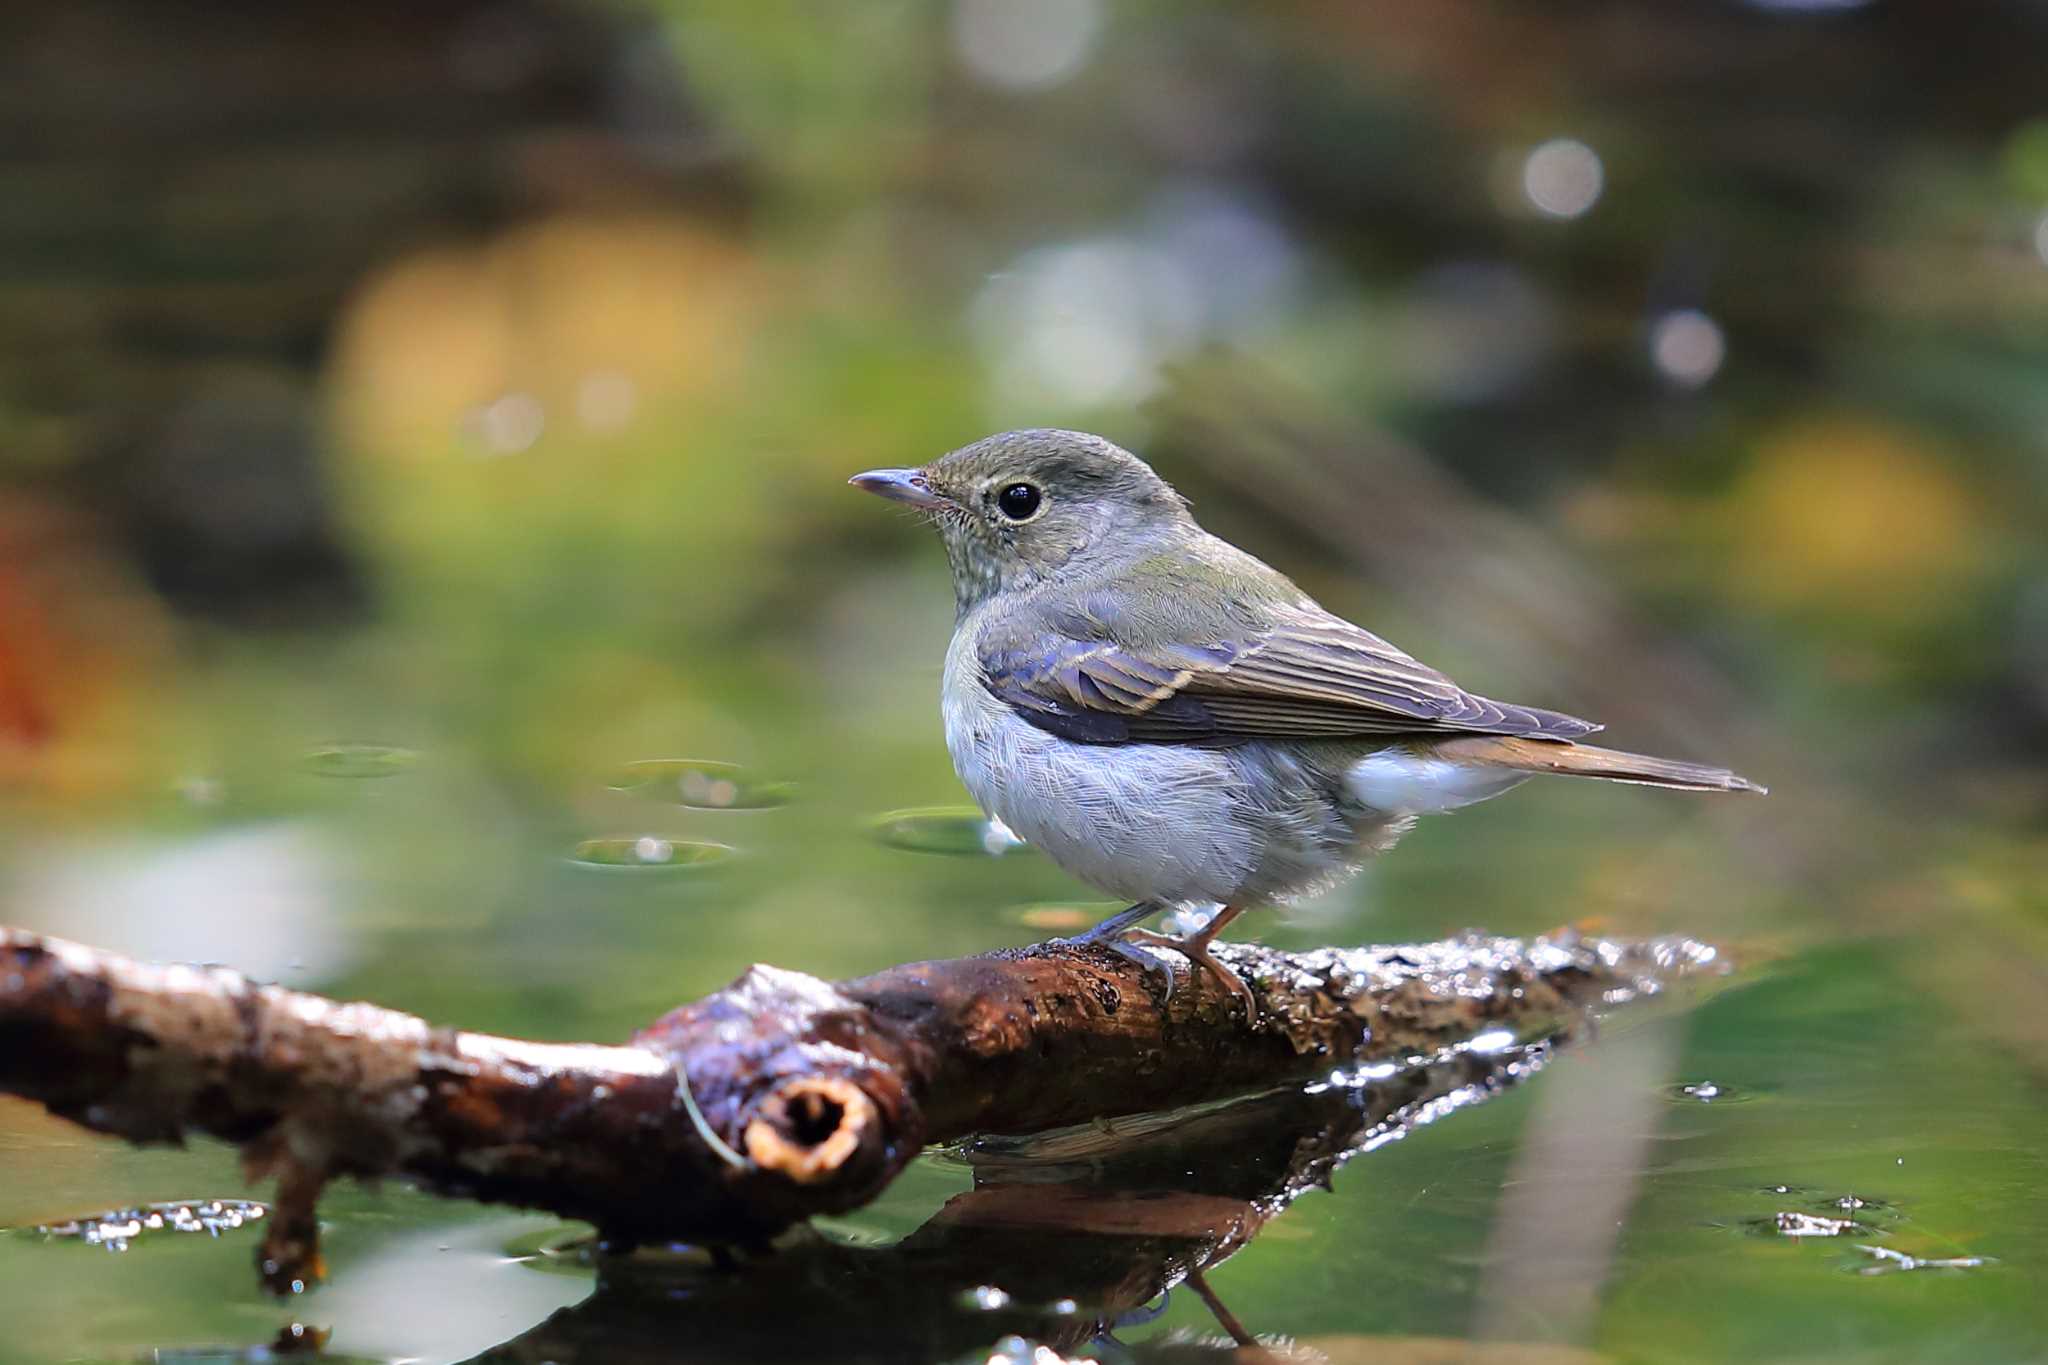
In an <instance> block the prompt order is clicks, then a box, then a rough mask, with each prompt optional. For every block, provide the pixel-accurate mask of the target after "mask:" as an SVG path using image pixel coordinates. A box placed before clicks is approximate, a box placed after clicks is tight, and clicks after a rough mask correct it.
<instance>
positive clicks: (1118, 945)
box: [1053, 901, 1173, 1000]
mask: <svg viewBox="0 0 2048 1365" xmlns="http://www.w3.org/2000/svg"><path fill="white" fill-rule="evenodd" d="M1165 908H1166V906H1165V904H1164V903H1163V902H1161V901H1139V902H1138V903H1137V904H1136V905H1133V906H1130V907H1128V908H1126V909H1123V910H1119V911H1117V912H1116V913H1115V914H1114V915H1111V916H1110V917H1109V918H1108V919H1106V920H1104V921H1102V922H1101V923H1100V924H1098V925H1096V926H1095V927H1094V928H1093V929H1090V930H1089V931H1088V932H1087V933H1085V934H1076V935H1074V936H1073V937H1072V938H1059V939H1054V940H1053V942H1055V943H1064V944H1072V945H1075V946H1082V947H1085V946H1090V945H1097V946H1100V947H1104V948H1107V949H1109V950H1110V951H1111V952H1112V953H1115V954H1116V955H1117V956H1118V957H1120V958H1122V959H1124V961H1126V962H1130V963H1134V964H1136V966H1137V967H1138V968H1139V969H1140V970H1143V971H1148V972H1157V973H1159V975H1160V978H1161V979H1162V980H1164V981H1165V982H1166V994H1165V997H1164V998H1165V999H1166V1000H1171V999H1173V968H1172V967H1170V966H1168V965H1167V964H1166V963H1165V962H1162V961H1161V960H1159V959H1158V958H1156V957H1154V956H1152V955H1151V954H1150V953H1147V952H1142V951H1140V950H1139V949H1138V948H1136V947H1134V946H1132V945H1131V944H1130V943H1128V942H1126V941H1125V938H1124V936H1125V935H1126V934H1128V933H1130V931H1131V928H1132V926H1133V925H1136V924H1139V923H1141V922H1143V921H1145V920H1148V919H1150V918H1152V916H1154V915H1156V914H1158V913H1159V912H1160V911H1162V910H1164V909H1165Z"/></svg>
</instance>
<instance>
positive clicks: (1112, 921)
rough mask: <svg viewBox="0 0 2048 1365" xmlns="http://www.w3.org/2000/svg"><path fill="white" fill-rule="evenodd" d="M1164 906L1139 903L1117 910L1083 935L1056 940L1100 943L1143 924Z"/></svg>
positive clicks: (1156, 903) (1147, 902)
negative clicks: (1133, 926) (1135, 925)
mask: <svg viewBox="0 0 2048 1365" xmlns="http://www.w3.org/2000/svg"><path fill="white" fill-rule="evenodd" d="M1165 908H1166V906H1165V905H1164V904H1162V903H1161V902H1159V901H1139V902H1138V903H1137V904H1136V905H1133V906H1130V907H1128V908H1127V909H1123V910H1119V911H1117V912H1116V913H1115V914H1114V915H1111V916H1110V917H1109V918H1108V919H1106V920H1103V921H1102V922H1101V923H1100V924H1098V925H1096V926H1095V927H1094V928H1093V929H1090V930H1089V931H1088V932H1087V933H1085V934H1076V935H1074V936H1073V937H1072V938H1063V939H1059V940H1057V942H1060V943H1100V942H1102V941H1103V940H1104V939H1106V938H1116V937H1118V936H1119V935H1121V934H1122V933H1123V932H1124V930H1126V929H1129V928H1130V927H1131V926H1132V925H1134V924H1143V923H1144V922H1145V921H1146V920H1148V919H1151V918H1152V917H1153V916H1154V915H1156V914H1158V913H1159V912H1160V911H1161V910H1164V909H1165Z"/></svg>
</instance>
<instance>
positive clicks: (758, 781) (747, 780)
mask: <svg viewBox="0 0 2048 1365" xmlns="http://www.w3.org/2000/svg"><path fill="white" fill-rule="evenodd" d="M611 787H612V790H613V791H621V792H632V793H634V794H635V795H638V796H645V797H648V798H650V799H652V800H657V801H666V802H669V803H671V804H673V805H678V806H688V807H690V808H691V809H693V810H768V809H771V808H773V807H775V806H786V805H788V804H789V803H790V802H791V801H792V800H794V799H795V797H796V784H794V783H792V782H775V781H770V780H768V779H766V778H762V777H758V776H756V775H755V774H753V773H750V772H748V771H747V770H746V769H744V768H742V767H740V766H739V765H738V764H736V763H719V762H716V761H714V760H711V759H699V758H647V759H641V760H640V761H639V762H636V763H628V764H627V765H626V766H625V768H624V769H623V770H621V772H620V773H619V775H618V776H617V778H615V779H614V780H613V782H612V784H611Z"/></svg>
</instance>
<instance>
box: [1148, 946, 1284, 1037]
mask: <svg viewBox="0 0 2048 1365" xmlns="http://www.w3.org/2000/svg"><path fill="white" fill-rule="evenodd" d="M1124 943H1125V944H1144V945H1145V946H1147V947H1151V948H1171V949H1173V951H1175V952H1176V953H1179V954H1180V955H1181V956H1183V957H1185V958H1187V960H1188V961H1189V962H1190V963H1192V964H1193V965H1195V966H1197V967H1200V968H1203V969H1205V970H1206V971H1207V972H1208V973H1209V974H1210V975H1211V976H1213V977H1215V978H1216V979H1217V980H1218V981H1220V982H1222V983H1223V984H1224V985H1225V986H1227V987H1228V988H1229V989H1230V990H1232V991H1234V992H1235V993H1236V994H1237V997H1238V998H1239V999H1240V1000H1242V1001H1244V1018H1245V1022H1246V1023H1248V1024H1256V1023H1257V1022H1258V1020H1259V997H1258V996H1257V995H1256V994H1255V993H1254V992H1253V991H1252V988H1251V987H1250V986H1249V985H1247V984H1245V979H1244V978H1243V977H1241V976H1239V975H1238V974H1237V973H1236V972H1234V971H1232V970H1231V969H1230V968H1229V967H1226V966H1224V965H1223V964H1222V963H1221V962H1218V961H1217V960H1216V958H1215V956H1214V955H1213V954H1211V953H1210V951H1209V938H1208V936H1207V934H1206V933H1202V934H1194V935H1190V936H1189V937H1187V938H1174V937H1173V936H1172V935H1170V934H1155V933H1153V932H1152V931H1151V930H1150V929H1126V930H1124ZM1119 951H1121V948H1119Z"/></svg>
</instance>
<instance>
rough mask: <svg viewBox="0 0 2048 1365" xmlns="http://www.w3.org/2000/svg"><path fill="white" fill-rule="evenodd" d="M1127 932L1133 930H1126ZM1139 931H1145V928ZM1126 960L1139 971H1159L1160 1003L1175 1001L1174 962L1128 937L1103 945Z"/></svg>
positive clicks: (1165, 1003)
mask: <svg viewBox="0 0 2048 1365" xmlns="http://www.w3.org/2000/svg"><path fill="white" fill-rule="evenodd" d="M1124 932H1125V933H1129V932H1131V931H1130V930H1125V931H1124ZM1137 932H1139V933H1143V932H1145V931H1144V930H1142V929H1141V930H1138V931H1137ZM1102 946H1103V947H1105V948H1107V949H1109V950H1110V951H1111V952H1112V953H1115V954H1116V955H1117V956H1118V957H1120V958H1122V959H1123V960H1124V961H1126V962H1130V963H1134V964H1136V966H1137V968H1138V970H1139V971H1142V972H1157V973H1159V980H1160V983H1161V985H1160V996H1159V1004H1160V1006H1161V1008H1164V1007H1165V1006H1167V1005H1170V1004H1172V1003H1173V964H1172V963H1170V962H1167V961H1166V960H1164V959H1163V958H1159V957H1155V956H1153V955H1152V954H1151V953H1148V952H1146V951H1145V950H1144V949H1143V948H1140V947H1139V946H1138V945H1137V944H1135V943H1133V942H1131V941H1130V940H1129V939H1127V938H1113V939H1110V940H1109V941H1107V942H1106V943H1104V944H1103V945H1102Z"/></svg>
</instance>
